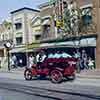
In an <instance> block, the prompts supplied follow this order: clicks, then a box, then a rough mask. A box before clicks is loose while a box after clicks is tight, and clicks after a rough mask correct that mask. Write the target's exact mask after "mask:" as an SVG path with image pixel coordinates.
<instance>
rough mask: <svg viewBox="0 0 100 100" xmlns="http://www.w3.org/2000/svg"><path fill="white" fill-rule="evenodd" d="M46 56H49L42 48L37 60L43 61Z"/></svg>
mask: <svg viewBox="0 0 100 100" xmlns="http://www.w3.org/2000/svg"><path fill="white" fill-rule="evenodd" d="M46 57H47V56H46V54H45V52H44V51H43V50H42V51H41V52H40V53H38V54H37V56H36V60H37V62H43V61H44V60H45V58H46Z"/></svg>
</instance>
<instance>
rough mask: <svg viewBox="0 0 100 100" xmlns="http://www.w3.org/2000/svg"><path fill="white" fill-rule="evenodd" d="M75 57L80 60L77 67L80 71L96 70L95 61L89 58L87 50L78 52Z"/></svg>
mask: <svg viewBox="0 0 100 100" xmlns="http://www.w3.org/2000/svg"><path fill="white" fill-rule="evenodd" d="M74 57H75V58H78V62H77V67H78V68H79V69H80V70H82V69H94V68H95V64H94V60H92V58H91V57H88V55H87V53H86V51H85V50H82V52H81V53H80V52H79V50H76V52H74Z"/></svg>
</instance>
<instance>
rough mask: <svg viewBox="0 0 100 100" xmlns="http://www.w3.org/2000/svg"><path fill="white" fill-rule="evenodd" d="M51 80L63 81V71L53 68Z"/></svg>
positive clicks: (55, 81) (54, 81)
mask: <svg viewBox="0 0 100 100" xmlns="http://www.w3.org/2000/svg"><path fill="white" fill-rule="evenodd" d="M50 77H51V81H52V82H53V83H61V82H62V79H63V75H62V73H61V71H59V70H53V71H51V76H50Z"/></svg>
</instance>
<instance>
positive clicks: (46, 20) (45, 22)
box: [42, 19, 50, 25]
mask: <svg viewBox="0 0 100 100" xmlns="http://www.w3.org/2000/svg"><path fill="white" fill-rule="evenodd" d="M42 25H50V20H49V19H45V20H44V21H43V22H42Z"/></svg>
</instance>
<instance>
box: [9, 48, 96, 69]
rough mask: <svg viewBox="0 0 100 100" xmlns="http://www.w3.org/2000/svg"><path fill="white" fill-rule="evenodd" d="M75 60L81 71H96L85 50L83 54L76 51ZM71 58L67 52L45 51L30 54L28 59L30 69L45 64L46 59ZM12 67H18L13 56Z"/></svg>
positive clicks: (20, 60) (20, 61)
mask: <svg viewBox="0 0 100 100" xmlns="http://www.w3.org/2000/svg"><path fill="white" fill-rule="evenodd" d="M73 56H74V57H75V58H78V62H77V68H79V69H80V70H82V69H94V68H95V65H94V61H93V60H92V58H91V57H88V56H87V54H86V51H85V50H82V52H81V53H80V52H79V50H76V52H74V55H73ZM61 57H62V58H68V57H69V58H70V57H72V56H71V55H69V54H68V53H66V52H65V51H62V52H60V51H56V52H50V53H48V54H46V53H45V51H43V50H41V51H40V52H39V53H38V54H37V55H35V56H34V55H33V54H30V55H29V57H28V67H30V68H31V67H32V65H33V64H34V63H35V62H36V63H41V62H43V61H44V60H45V59H46V58H61ZM10 62H11V65H12V66H13V67H17V57H16V56H15V55H13V56H12V58H11V61H10ZM19 63H20V65H21V64H22V63H23V61H22V59H19Z"/></svg>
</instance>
